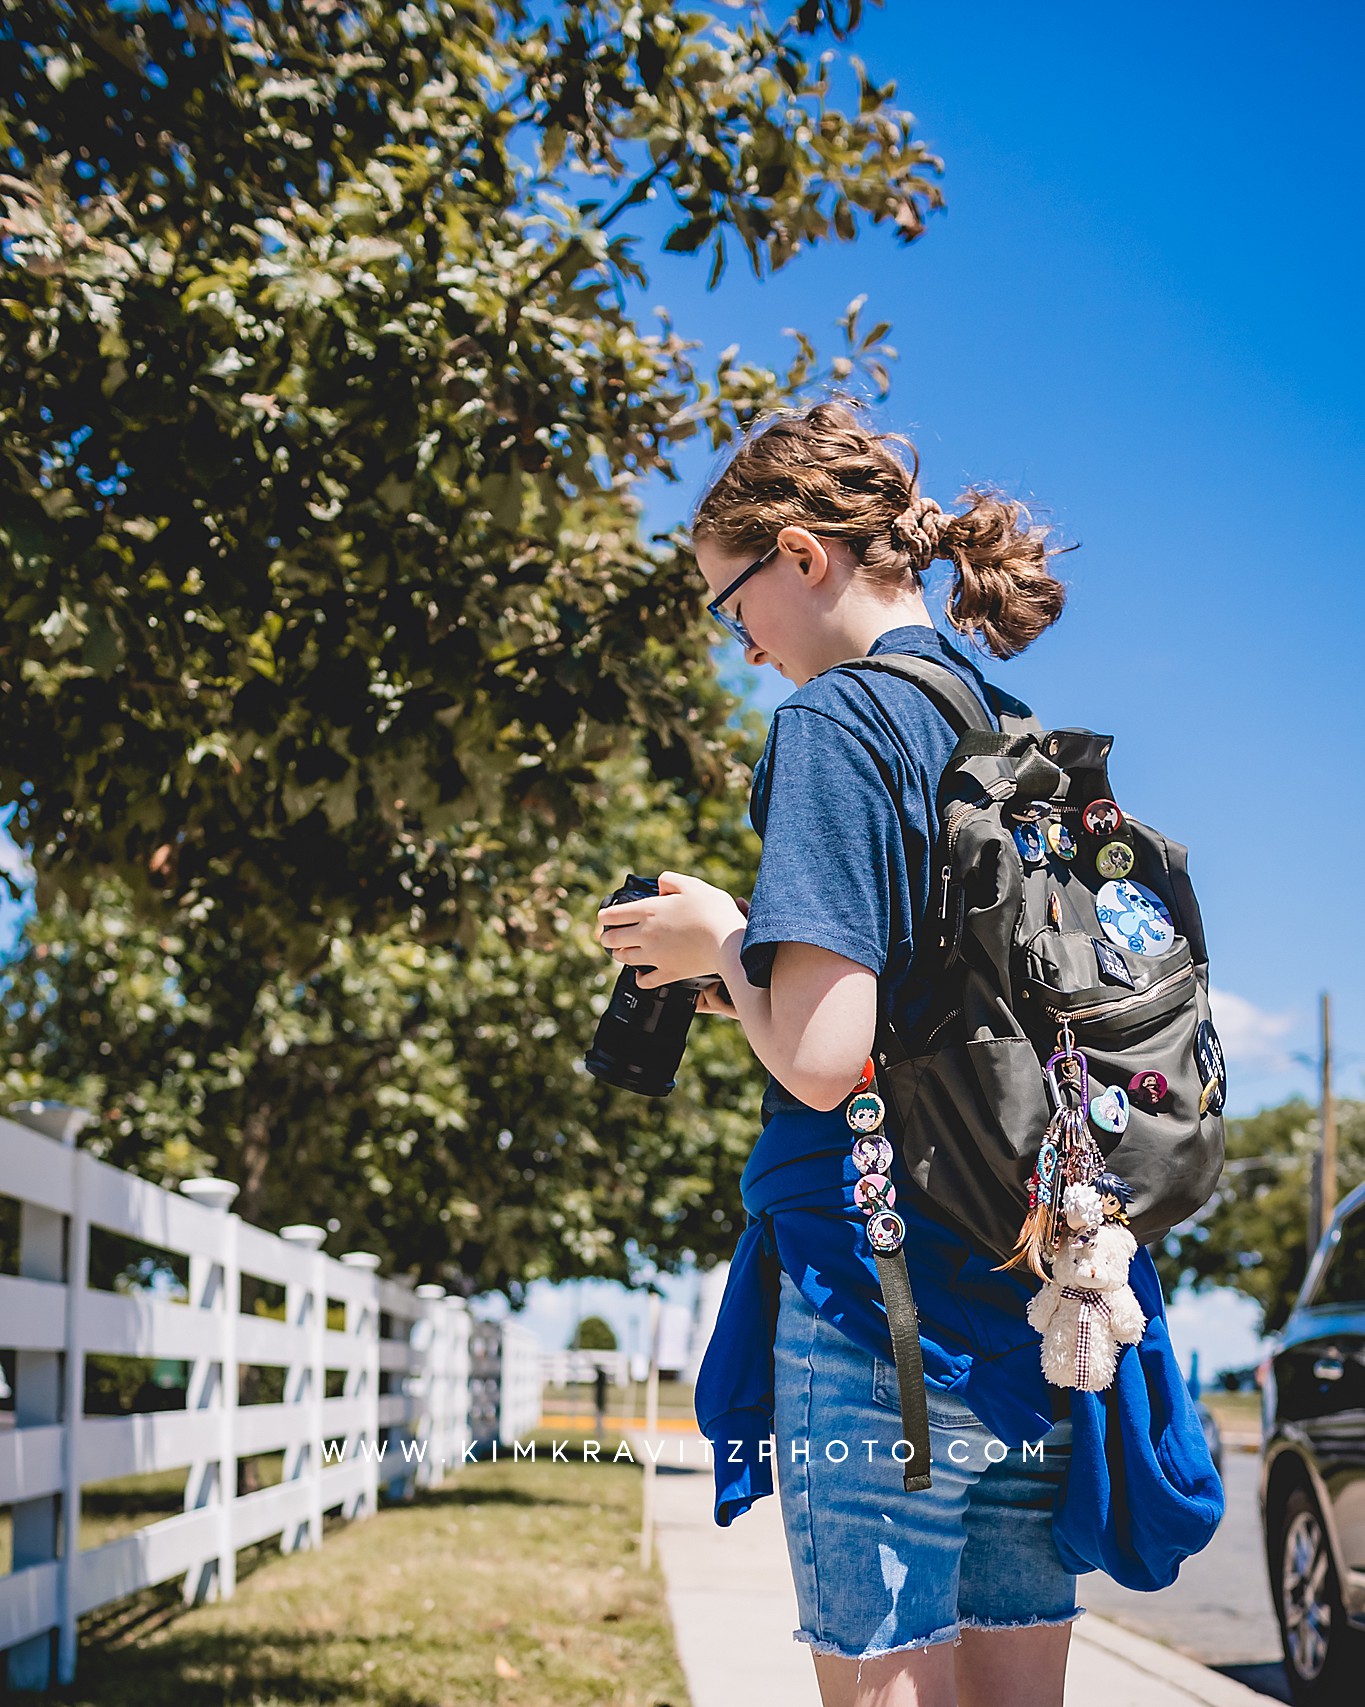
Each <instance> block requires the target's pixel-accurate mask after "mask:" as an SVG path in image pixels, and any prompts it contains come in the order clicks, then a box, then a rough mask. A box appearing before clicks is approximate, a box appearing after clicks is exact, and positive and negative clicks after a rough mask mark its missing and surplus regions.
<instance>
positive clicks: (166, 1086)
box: [0, 760, 759, 1294]
mask: <svg viewBox="0 0 1365 1707" xmlns="http://www.w3.org/2000/svg"><path fill="white" fill-rule="evenodd" d="M612 794H613V810H612V812H610V813H605V814H601V813H597V812H594V816H593V818H592V820H591V821H590V822H589V823H587V824H585V825H584V826H581V827H580V828H579V829H578V830H576V831H571V832H569V833H567V834H566V835H565V836H564V837H563V838H562V839H560V840H558V841H557V842H555V843H553V845H551V846H549V847H548V848H545V849H543V850H542V851H543V852H544V853H545V859H544V862H543V867H542V869H541V871H540V874H539V880H538V881H539V889H538V891H537V892H536V894H535V895H534V896H533V897H532V898H531V899H527V898H526V897H525V896H523V894H522V892H521V873H522V870H523V869H524V866H525V863H526V857H527V856H526V854H525V851H524V850H518V849H511V850H508V849H501V848H498V847H496V846H493V845H491V844H490V845H488V846H485V847H483V848H482V849H479V850H474V849H469V850H466V855H467V857H476V856H477V857H478V858H479V860H480V866H481V869H482V870H483V871H484V872H485V874H486V875H487V877H488V879H489V881H490V889H489V893H488V898H487V902H486V904H485V906H484V907H483V908H482V909H481V915H480V919H479V924H478V929H477V931H476V933H475V937H474V940H473V942H472V944H471V946H470V947H469V948H468V949H463V948H459V947H455V946H451V945H448V944H440V943H435V944H424V943H422V942H420V941H418V940H417V939H416V938H415V937H414V936H413V935H412V933H410V932H409V931H407V930H405V929H404V928H402V927H401V926H399V927H394V928H393V929H392V930H390V931H388V932H387V933H382V934H371V935H369V936H362V935H358V934H355V933H352V932H350V931H348V930H347V929H346V928H345V927H344V926H342V927H339V928H338V930H337V932H336V933H335V934H334V936H333V938H332V941H331V944H330V947H329V951H328V957H327V960H326V961H325V963H324V964H323V965H322V966H320V967H318V968H315V969H314V970H313V971H312V972H310V973H309V974H307V975H306V976H304V977H301V978H299V977H295V976H294V975H293V974H289V973H279V974H276V975H274V976H272V977H265V978H262V977H260V976H259V974H258V976H257V982H256V1001H255V1005H254V1008H253V1010H252V1012H251V1013H250V1015H249V1016H248V1018H247V1021H246V1023H245V1024H242V1023H241V1021H240V1016H239V1015H238V1014H237V1013H236V1011H235V1010H233V1009H231V1008H227V1009H225V1008H224V1007H223V1006H222V1005H221V1004H220V1001H219V999H218V990H217V988H216V986H215V983H214V977H215V976H216V974H217V972H218V970H219V969H220V968H221V966H222V964H223V959H224V955H225V954H226V952H227V945H226V944H219V945H214V949H213V953H212V954H211V956H210V957H209V959H207V960H204V959H201V958H200V950H199V948H198V946H197V943H198V941H199V939H197V938H195V937H192V936H190V935H188V934H181V933H177V932H175V931H173V930H167V929H164V928H162V927H161V926H159V925H157V924H155V923H153V922H149V921H147V920H145V919H143V918H141V917H140V916H139V915H138V914H137V912H136V911H135V909H134V908H133V907H132V904H131V900H130V897H129V893H128V891H127V889H126V888H125V887H124V886H123V885H121V884H120V883H119V882H118V880H115V879H109V880H104V881H102V882H101V883H99V884H97V885H96V886H95V896H94V899H93V900H92V902H91V903H90V904H89V905H88V906H87V907H86V908H84V909H76V908H74V907H72V906H71V905H70V904H69V903H67V902H65V901H64V900H61V899H60V898H59V899H58V900H57V901H55V902H54V903H53V904H52V905H51V906H50V907H49V908H48V909H46V910H45V911H44V912H42V913H39V914H37V915H36V916H35V917H33V918H32V919H31V920H30V921H29V922H28V925H27V927H26V930H25V934H24V938H23V940H22V942H21V944H20V952H19V954H18V956H17V958H16V959H15V960H14V962H13V963H12V964H11V965H10V966H9V967H8V968H7V969H6V973H5V976H4V978H3V979H2V980H0V1000H3V1003H4V1009H5V1012H6V1017H7V1019H8V1021H9V1026H8V1029H9V1033H10V1038H9V1051H10V1053H9V1055H8V1060H7V1061H5V1062H4V1064H3V1068H2V1069H0V1094H3V1095H4V1096H5V1097H11V1096H35V1095H48V1096H63V1097H65V1098H67V1099H68V1100H72V1101H77V1102H81V1103H83V1104H85V1105H86V1106H88V1107H91V1108H96V1109H102V1110H103V1113H104V1118H103V1120H102V1121H101V1123H100V1124H99V1126H98V1127H94V1128H91V1130H90V1132H89V1133H88V1134H86V1135H84V1136H83V1138H82V1142H83V1143H86V1144H88V1145H89V1146H90V1148H91V1149H92V1150H94V1151H95V1153H96V1154H98V1155H100V1156H101V1157H103V1158H104V1159H106V1160H108V1161H110V1162H112V1163H114V1164H115V1165H117V1166H120V1167H124V1168H129V1169H131V1170H133V1171H136V1172H140V1173H142V1174H144V1175H146V1176H148V1177H150V1178H153V1179H156V1180H158V1181H159V1182H161V1183H163V1184H166V1185H168V1186H174V1185H175V1184H176V1183H177V1182H178V1181H179V1180H181V1179H184V1178H187V1177H189V1176H191V1175H194V1174H197V1173H201V1172H205V1171H213V1172H216V1173H219V1174H221V1175H224V1176H226V1177H229V1178H232V1179H235V1180H237V1181H238V1182H239V1184H240V1185H241V1188H242V1190H241V1193H240V1195H239V1198H238V1205H240V1206H241V1209H242V1212H243V1213H245V1214H247V1216H248V1218H249V1219H252V1220H255V1221H258V1222H259V1223H261V1224H264V1225H266V1226H269V1227H279V1226H282V1225H284V1224H285V1223H287V1222H290V1221H299V1220H309V1221H316V1222H319V1223H324V1222H327V1221H328V1220H330V1219H335V1220H336V1221H337V1222H338V1226H337V1228H336V1229H335V1230H334V1232H333V1233H332V1235H331V1236H330V1237H329V1241H328V1248H329V1249H331V1250H333V1251H342V1250H346V1249H348V1248H354V1247H358V1246H359V1247H364V1248H367V1249H372V1250H377V1251H378V1252H379V1253H380V1254H381V1256H382V1257H383V1259H384V1265H385V1268H386V1271H389V1272H393V1271H395V1270H398V1271H404V1272H410V1273H412V1274H413V1275H414V1276H416V1277H417V1278H420V1279H435V1280H440V1281H442V1282H443V1283H445V1284H446V1285H448V1286H450V1287H452V1288H454V1289H458V1290H463V1291H472V1290H481V1289H483V1288H485V1287H493V1286H499V1287H505V1288H508V1289H509V1290H511V1291H513V1292H514V1294H515V1293H517V1292H518V1291H519V1289H520V1287H521V1285H522V1283H524V1282H526V1281H529V1280H531V1279H534V1278H536V1277H538V1276H542V1275H544V1276H549V1277H552V1278H565V1277H568V1276H572V1275H575V1274H583V1273H598V1274H604V1275H612V1276H615V1277H617V1278H621V1279H629V1278H631V1276H632V1265H633V1263H634V1262H638V1261H643V1260H653V1261H657V1262H659V1263H663V1264H667V1263H671V1262H674V1261H676V1260H677V1259H678V1258H679V1257H680V1256H681V1254H682V1253H683V1252H684V1251H687V1250H691V1251H693V1252H695V1253H696V1254H697V1255H698V1256H699V1257H701V1258H702V1259H703V1260H705V1259H707V1258H708V1257H710V1256H712V1255H715V1254H720V1253H726V1254H728V1252H729V1250H730V1248H731V1247H732V1246H733V1242H734V1237H735V1225H734V1216H735V1214H736V1212H737V1210H738V1204H739V1186H738V1178H739V1171H740V1169H741V1168H742V1166H743V1163H744V1159H745V1157H746V1155H747V1153H748V1150H749V1148H750V1147H751V1145H752V1141H753V1135H754V1132H755V1131H756V1129H757V1124H758V1091H759V1081H758V1078H757V1076H756V1075H755V1073H754V1070H753V1065H752V1057H751V1055H750V1052H749V1049H748V1045H747V1044H746V1043H745V1042H744V1040H743V1037H742V1034H741V1033H740V1031H739V1028H738V1026H736V1025H735V1024H734V1023H733V1022H731V1021H727V1020H723V1019H715V1018H699V1019H698V1020H697V1021H696V1022H695V1023H694V1026H693V1029H692V1033H691V1036H690V1038H689V1044H688V1052H687V1057H686V1060H685V1062H684V1066H683V1069H682V1071H681V1073H680V1075H679V1082H678V1086H677V1089H676V1090H675V1091H674V1092H673V1094H672V1095H671V1096H670V1097H668V1098H666V1099H663V1100H662V1101H654V1100H652V1099H647V1098H642V1097H638V1096H634V1095H632V1094H631V1093H629V1092H625V1091H616V1090H612V1089H610V1088H609V1087H607V1086H604V1085H602V1084H601V1083H600V1082H599V1081H597V1080H596V1079H593V1078H591V1077H589V1076H588V1075H587V1074H586V1073H585V1072H584V1070H583V1066H582V1056H583V1052H584V1049H585V1048H586V1046H587V1043H588V1042H589V1040H590V1038H591V1036H592V1031H593V1028H594V1026H595V1024H596V1018H597V1015H598V1014H599V1013H600V1012H601V1010H602V1008H603V1007H604V1006H605V1005H606V1001H607V996H608V994H609V991H610V987H611V985H612V983H613V982H614V980H615V977H616V974H617V971H618V968H617V967H616V966H615V964H614V963H613V962H612V961H611V960H610V959H609V958H608V957H607V956H606V955H605V954H604V953H603V951H602V949H601V948H600V947H599V946H598V944H597V943H596V942H595V941H594V940H593V939H592V936H591V928H590V927H591V922H592V917H593V911H594V908H595V905H596V903H597V901H598V900H599V899H600V898H601V897H602V896H603V895H604V894H606V893H607V892H608V891H609V890H610V889H611V888H613V887H614V886H615V885H616V884H617V883H618V882H619V881H620V879H621V877H622V875H623V874H624V871H625V869H626V867H627V866H628V865H631V864H635V865H636V866H637V867H638V868H642V869H650V870H657V869H660V868H661V867H663V866H667V865H680V864H685V865H687V866H688V867H689V868H690V869H693V870H696V871H697V872H698V873H699V874H700V875H703V876H708V877H710V878H712V879H713V880H714V881H718V882H719V881H727V882H734V881H736V880H738V882H739V886H740V888H741V890H747V884H748V883H749V882H750V881H751V879H752V873H753V870H754V867H755V863H756V855H757V842H756V838H755V837H754V836H753V834H752V831H750V830H749V829H748V828H747V825H746V824H745V823H744V822H743V817H742V814H743V808H744V797H743V795H742V794H740V795H738V796H731V797H727V798H726V799H724V800H721V801H717V802H704V803H701V804H700V806H699V808H698V813H697V816H696V819H695V822H692V823H680V815H679V813H678V811H677V807H676V802H675V801H674V799H673V797H672V794H671V791H670V790H669V789H668V788H667V786H666V785H663V784H660V783H657V782H653V781H650V780H649V779H648V778H647V777H646V775H645V774H644V766H643V763H642V762H641V761H639V760H637V761H634V762H633V763H632V764H629V765H627V764H622V763H619V762H618V763H617V764H616V765H615V768H614V786H613V790H612ZM689 844H691V845H689ZM504 868H505V869H506V871H507V872H508V874H509V875H508V880H507V884H506V886H505V887H504V886H503V885H502V884H501V883H500V881H499V873H500V871H502V870H503V869H504ZM253 1122H260V1123H261V1126H262V1128H263V1130H258V1129H256V1128H254V1127H253ZM272 1136H273V1142H272V1143H267V1142H266V1139H267V1138H268V1137H272ZM234 1207H236V1206H234Z"/></svg>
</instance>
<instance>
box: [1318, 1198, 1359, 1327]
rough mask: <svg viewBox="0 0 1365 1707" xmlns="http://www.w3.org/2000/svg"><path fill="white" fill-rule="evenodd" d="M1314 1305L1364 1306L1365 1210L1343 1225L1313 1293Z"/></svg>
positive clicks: (1355, 1213)
mask: <svg viewBox="0 0 1365 1707" xmlns="http://www.w3.org/2000/svg"><path fill="white" fill-rule="evenodd" d="M1313 1303H1314V1304H1365V1207H1362V1208H1360V1209H1357V1210H1356V1211H1355V1212H1354V1213H1353V1214H1351V1215H1349V1216H1348V1217H1347V1218H1346V1220H1345V1221H1344V1222H1343V1223H1342V1227H1341V1232H1340V1235H1339V1236H1338V1238H1337V1240H1336V1242H1335V1244H1334V1245H1333V1246H1332V1250H1331V1253H1330V1255H1329V1256H1328V1258H1327V1267H1326V1269H1325V1270H1324V1272H1323V1274H1322V1277H1321V1278H1320V1279H1319V1281H1318V1284H1317V1286H1316V1287H1315V1288H1314V1291H1313Z"/></svg>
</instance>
